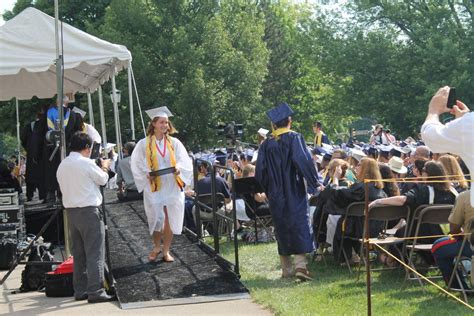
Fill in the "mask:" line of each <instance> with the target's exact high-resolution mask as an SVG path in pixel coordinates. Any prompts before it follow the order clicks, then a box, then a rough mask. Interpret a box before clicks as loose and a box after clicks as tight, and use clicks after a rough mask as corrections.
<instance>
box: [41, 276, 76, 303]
mask: <svg viewBox="0 0 474 316" xmlns="http://www.w3.org/2000/svg"><path fill="white" fill-rule="evenodd" d="M45 288H46V291H45V292H46V296H48V297H68V296H74V287H73V281H72V273H64V274H50V273H46V274H45Z"/></svg>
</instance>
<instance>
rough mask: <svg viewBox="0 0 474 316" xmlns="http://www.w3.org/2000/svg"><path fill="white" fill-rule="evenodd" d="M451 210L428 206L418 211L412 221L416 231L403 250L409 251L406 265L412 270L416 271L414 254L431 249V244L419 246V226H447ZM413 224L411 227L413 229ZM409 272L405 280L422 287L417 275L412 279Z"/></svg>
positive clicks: (441, 206)
mask: <svg viewBox="0 0 474 316" xmlns="http://www.w3.org/2000/svg"><path fill="white" fill-rule="evenodd" d="M452 208H453V205H429V206H426V207H424V208H423V209H421V210H419V214H418V216H417V219H415V217H414V218H413V220H416V229H415V234H414V235H413V237H414V239H413V242H412V243H411V244H407V245H406V246H405V250H406V251H409V254H408V260H407V264H408V265H409V266H410V267H411V268H413V269H414V270H416V271H418V270H417V268H416V265H415V262H414V260H413V255H414V254H415V252H420V251H425V252H426V251H428V252H429V251H431V248H432V246H433V244H419V243H418V237H420V236H419V232H420V226H421V225H422V224H438V225H442V224H448V223H449V221H448V217H449V214H451V210H452ZM417 210H418V209H417ZM413 225H414V224H412V225H411V226H412V227H413ZM410 274H411V272H410V271H409V270H407V273H406V278H405V279H406V280H417V281H418V282H419V283H420V285H421V286H423V285H424V284H423V282H422V279H421V278H420V277H419V276H418V275H417V274H414V276H413V277H411V276H410ZM429 278H430V279H435V278H439V276H438V277H429Z"/></svg>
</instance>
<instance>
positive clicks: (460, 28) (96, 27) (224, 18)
mask: <svg viewBox="0 0 474 316" xmlns="http://www.w3.org/2000/svg"><path fill="white" fill-rule="evenodd" d="M60 2H61V10H60V11H61V16H62V18H63V20H64V21H66V22H68V23H70V24H72V25H74V26H76V27H78V28H80V29H82V30H84V31H88V32H90V33H92V34H94V35H96V36H99V37H101V38H103V39H106V40H109V41H111V42H114V43H119V44H123V45H125V46H127V48H128V49H129V50H130V51H131V52H132V56H133V69H134V73H135V78H136V80H137V87H138V92H139V96H140V101H141V104H142V106H143V108H144V109H148V108H152V107H155V106H161V105H167V106H169V107H170V109H171V110H172V111H173V112H174V113H175V117H174V118H173V121H174V123H176V125H177V127H178V130H179V131H180V138H181V139H183V141H185V143H186V145H188V147H189V148H193V149H196V148H199V147H208V146H211V145H213V144H214V145H215V144H216V142H217V140H218V138H217V136H216V132H215V130H214V127H215V125H217V123H219V122H221V123H227V122H230V121H235V122H236V123H243V124H244V125H245V132H246V134H247V136H246V138H245V140H249V141H251V140H252V135H253V134H254V133H255V131H256V130H257V129H258V128H259V127H269V122H268V119H267V118H266V116H265V111H266V110H268V109H270V108H271V107H272V106H275V105H277V104H278V103H279V102H288V103H289V104H290V105H291V106H292V107H293V108H294V109H295V111H296V114H295V117H294V129H296V130H298V131H300V132H302V133H303V134H304V135H305V136H306V138H307V139H308V140H309V139H311V138H312V131H311V125H312V123H313V122H314V121H316V120H318V121H321V122H322V123H323V125H324V129H325V131H326V132H327V133H328V134H329V135H330V137H331V138H332V139H336V138H337V137H338V136H337V135H338V134H340V133H347V132H348V127H349V126H351V124H352V123H353V122H355V121H358V122H362V121H363V122H380V123H383V124H385V125H386V126H389V127H390V128H391V129H392V130H393V131H394V132H395V133H397V134H399V135H400V136H408V135H416V133H417V132H418V130H419V127H420V125H421V123H422V121H423V118H424V116H425V113H426V105H427V103H428V101H429V98H430V96H431V95H432V94H433V93H434V92H435V91H436V89H437V88H438V87H440V86H442V85H451V86H456V87H457V90H458V95H459V98H460V99H462V100H463V101H465V103H467V104H469V103H472V101H474V89H473V88H472V87H473V82H472V80H473V78H472V74H473V73H474V62H473V52H474V32H473V26H474V21H473V12H474V11H473V10H474V4H473V3H472V1H454V0H448V1H438V0H433V1H416V0H404V1H384V0H378V1H374V0H357V1H348V2H347V3H348V4H347V5H345V6H343V7H339V8H336V6H326V5H308V4H299V3H294V2H293V1H270V0H260V1H245V0H235V1H217V0H207V1H197V0H176V1H165V0H91V1H80V0H63V1H60ZM329 2H330V1H329ZM28 6H35V7H37V8H39V9H40V10H42V11H44V12H46V13H48V14H51V15H52V14H53V1H52V0H36V1H33V0H18V1H17V3H16V5H15V7H14V8H13V10H12V11H11V12H6V13H5V14H4V18H5V19H10V18H12V17H14V16H15V15H16V14H18V13H19V12H21V10H23V9H24V8H25V7H28ZM328 8H330V9H328ZM126 81H127V78H126V74H125V73H122V74H120V75H119V77H118V79H117V83H118V86H119V88H120V89H122V95H123V97H122V100H124V101H122V104H121V105H120V106H121V108H120V112H121V125H122V129H123V131H124V133H125V134H127V135H126V136H127V137H125V139H128V138H129V137H128V133H129V126H130V124H129V114H128V113H129V112H128V95H127V94H128V92H127V91H125V90H126V89H125V87H126ZM104 91H105V95H107V94H108V92H109V91H110V85H105V87H104ZM41 102H43V103H44V102H46V101H42V100H33V101H32V102H22V107H23V108H25V109H26V110H27V111H25V112H26V113H31V116H29V115H24V116H23V118H22V125H23V124H25V123H26V122H28V120H31V119H33V115H34V113H35V111H34V108H35V107H37V106H38V105H37V104H39V103H41ZM78 103H79V106H81V107H84V106H85V98H82V99H80V97H79V100H78ZM93 103H94V105H96V104H97V103H98V102H97V100H96V99H94V102H93ZM105 105H106V115H107V117H108V119H109V120H108V121H109V122H111V121H112V120H111V119H110V118H111V116H112V110H111V104H110V101H108V100H106V104H105ZM30 110H31V111H30ZM0 114H3V115H2V116H1V117H2V118H0V121H1V122H2V124H1V126H2V128H1V131H3V132H10V133H13V132H14V129H15V126H13V125H12V124H9V123H8V122H12V121H13V120H14V116H13V115H14V114H13V113H12V111H11V102H10V103H8V102H7V103H5V102H4V103H1V104H0ZM96 117H98V113H96ZM361 118H362V120H361ZM96 122H97V119H96ZM135 123H136V124H135V125H136V126H141V124H140V120H139V119H138V117H137V118H136V122H135ZM107 128H108V134H110V135H111V136H109V137H110V138H111V139H112V140H113V130H114V127H113V126H111V125H110V124H108V126H107ZM137 135H138V136H140V135H141V129H140V128H138V130H137Z"/></svg>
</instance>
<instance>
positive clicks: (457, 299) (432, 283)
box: [372, 243, 474, 310]
mask: <svg viewBox="0 0 474 316" xmlns="http://www.w3.org/2000/svg"><path fill="white" fill-rule="evenodd" d="M372 245H375V246H376V247H377V248H379V249H380V250H382V251H383V252H385V254H387V255H388V256H390V257H392V258H393V259H395V260H397V261H398V262H399V263H400V264H401V265H402V266H404V267H405V268H407V269H408V270H410V271H411V272H413V273H415V274H416V275H418V276H419V277H420V278H422V279H423V280H425V281H426V282H428V283H430V284H431V285H433V286H434V287H436V288H437V289H438V290H440V291H441V292H443V293H444V294H446V295H448V296H450V297H452V298H454V299H455V300H456V301H458V302H459V303H461V304H463V305H464V306H466V307H467V308H469V309H470V310H474V307H473V306H471V305H470V304H468V303H466V302H464V301H463V300H461V299H459V298H457V297H456V296H455V295H454V294H452V293H450V292H448V291H446V290H445V289H443V288H442V287H441V286H439V285H438V284H436V283H434V282H433V281H431V280H430V279H428V278H427V277H425V276H424V275H422V274H420V273H418V271H416V270H415V269H413V268H412V267H410V266H409V265H407V264H405V262H403V261H401V260H400V259H398V258H397V257H396V256H394V255H393V254H391V253H390V252H389V251H388V250H386V249H385V248H383V247H381V246H379V245H378V244H377V243H373V244H372Z"/></svg>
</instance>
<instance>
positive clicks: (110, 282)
mask: <svg viewBox="0 0 474 316" xmlns="http://www.w3.org/2000/svg"><path fill="white" fill-rule="evenodd" d="M100 193H101V194H102V207H101V213H102V220H103V221H104V228H105V241H104V242H105V265H104V268H105V271H104V272H105V273H104V276H105V282H106V283H107V284H106V286H107V287H106V288H107V290H108V292H109V294H111V295H115V279H114V276H113V275H112V271H111V270H110V269H111V267H112V264H111V262H110V248H109V229H108V227H107V219H106V212H105V197H104V187H100Z"/></svg>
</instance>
